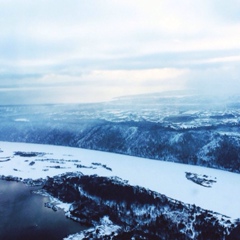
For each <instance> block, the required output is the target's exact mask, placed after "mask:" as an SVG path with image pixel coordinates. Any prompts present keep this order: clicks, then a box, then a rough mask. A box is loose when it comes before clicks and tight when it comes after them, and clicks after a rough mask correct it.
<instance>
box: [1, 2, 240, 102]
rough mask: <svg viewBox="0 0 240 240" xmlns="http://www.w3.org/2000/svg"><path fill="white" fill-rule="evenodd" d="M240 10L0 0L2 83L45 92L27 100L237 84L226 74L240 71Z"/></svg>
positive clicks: (231, 5)
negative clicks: (219, 83) (217, 83)
mask: <svg viewBox="0 0 240 240" xmlns="http://www.w3.org/2000/svg"><path fill="white" fill-rule="evenodd" d="M239 12H240V4H239V1H237V0H233V1H231V2H229V1H226V0H223V1H221V3H220V2H219V1H217V0H213V1H208V0H195V1H191V0H183V1H177V0H163V1H158V0H148V1H147V0H132V1H127V0H122V1H118V0H102V1H96V0H82V1H70V2H69V1H68V2H66V1H63V0H59V1H55V0H36V1H30V0H19V1H13V0H9V1H2V0H0V14H1V20H0V28H1V32H0V88H3V89H4V88H5V89H7V88H8V89H12V90H13V91H15V90H16V91H17V89H21V90H20V92H23V91H28V92H32V91H36V92H37V89H38V90H39V91H41V93H40V92H39V94H36V93H35V94H25V96H24V94H22V99H23V98H24V97H26V100H24V101H25V102H27V101H29V99H30V97H28V96H31V97H35V99H36V100H35V101H34V102H37V101H40V102H41V101H42V100H40V99H43V98H42V97H40V96H45V97H44V101H45V100H46V101H50V102H51V101H54V102H57V101H59V102H62V101H71V102H74V99H75V101H76V102H79V101H84V102H86V101H101V100H105V99H106V96H108V97H107V98H108V99H109V98H112V97H117V96H120V95H126V94H139V93H144V92H151V91H154V92H156V91H162V90H170V89H179V88H180V89H181V88H190V87H193V86H194V87H195V88H203V89H206V87H205V86H207V87H208V88H210V87H212V86H213V85H214V84H215V83H216V82H217V81H219V79H220V78H221V79H222V80H221V85H226V86H227V88H228V89H230V88H232V89H233V88H234V87H231V86H229V85H232V86H236V84H235V82H234V81H235V80H234V81H233V80H232V81H229V82H228V83H227V82H226V81H225V80H223V77H222V76H224V77H225V78H227V79H238V77H239V75H238V74H239V71H237V70H236V69H238V67H239V66H238V65H239V56H240V55H239V54H240V52H239V51H240V31H239V29H240V17H239ZM224 65H226V66H224ZM233 76H234V77H233ZM196 79H197V80H196ZM236 81H237V80H236ZM197 82H198V85H197V84H196V83H197ZM204 82H206V83H208V82H210V83H209V84H205V85H204V84H201V83H204ZM211 83H212V84H211ZM53 86H54V87H53ZM27 88H28V89H27ZM54 88H55V92H54V90H53V89H54ZM14 89H15V90H14ZM51 89H52V90H51ZM76 89H78V91H77V90H76ZM222 89H224V86H223V87H222ZM12 90H11V91H12ZM2 91H4V90H2ZM11 91H8V92H11ZM61 91H62V92H61ZM83 91H84V93H83ZM50 92H51V94H50ZM65 92H67V95H68V96H69V97H68V98H66V96H67V95H66V94H65ZM78 92H81V97H79V96H78V95H77V93H78ZM5 93H6V91H5ZM37 95H39V97H37ZM50 95H51V97H50ZM5 96H6V95H5ZM64 96H65V97H64ZM70 96H71V97H70ZM96 96H97V97H96ZM1 99H4V98H3V97H2V98H1ZM5 99H6V101H8V100H7V99H9V98H7V97H6V98H5ZM16 99H17V97H16ZM64 99H65V100H64ZM66 99H68V100H66ZM70 99H71V100H70ZM2 101H3V100H2ZM16 101H17V100H16ZM11 102H14V95H12V100H11Z"/></svg>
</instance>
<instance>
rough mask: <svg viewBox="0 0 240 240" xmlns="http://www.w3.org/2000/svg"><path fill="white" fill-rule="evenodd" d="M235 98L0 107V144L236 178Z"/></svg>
mask: <svg viewBox="0 0 240 240" xmlns="http://www.w3.org/2000/svg"><path fill="white" fill-rule="evenodd" d="M239 102H240V101H239V98H238V97H231V98H226V99H222V98H217V97H209V96H199V95H197V94H186V93H184V94H183V93H181V94H180V93H178V94H176V93H175V94H173V95H171V94H169V93H168V94H149V95H144V96H131V97H125V98H120V99H116V100H114V101H111V102H106V103H99V104H79V105H25V106H1V107H0V112H1V116H0V120H1V124H0V140H2V141H13V142H28V143H40V144H42V143H44V144H53V145H62V146H72V147H80V148H87V149H95V150H101V151H107V152H115V153H121V154H127V155H132V156H138V157H144V158H151V159H158V160H165V161H172V162H179V163H188V164H193V165H198V166H207V167H213V168H219V169H225V170H228V171H232V172H238V173H239V172H240V134H239V132H240V112H239V106H240V103H239Z"/></svg>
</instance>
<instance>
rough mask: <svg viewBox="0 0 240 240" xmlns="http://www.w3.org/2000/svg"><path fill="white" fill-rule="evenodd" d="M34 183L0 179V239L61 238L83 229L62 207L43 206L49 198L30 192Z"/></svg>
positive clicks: (52, 239)
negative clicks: (50, 207)
mask: <svg viewBox="0 0 240 240" xmlns="http://www.w3.org/2000/svg"><path fill="white" fill-rule="evenodd" d="M35 189H37V188H36V187H35V188H34V187H27V186H25V185H24V184H22V183H18V182H7V181H3V180H0V239H5V240H13V239H14V240H20V239H21V240H22V239H24V240H30V239H34V240H40V239H41V240H42V239H45V240H47V239H49V240H50V239H51V240H55V239H56V240H59V239H63V238H64V237H66V236H67V235H69V234H73V233H76V232H80V231H81V230H83V229H85V227H84V226H81V225H80V224H79V223H77V222H74V221H71V220H69V219H67V218H66V217H65V215H64V212H63V211H60V210H58V211H57V212H54V211H53V210H52V209H49V208H46V207H44V203H45V202H47V201H48V198H46V197H43V196H40V195H37V194H33V193H32V192H31V190H35Z"/></svg>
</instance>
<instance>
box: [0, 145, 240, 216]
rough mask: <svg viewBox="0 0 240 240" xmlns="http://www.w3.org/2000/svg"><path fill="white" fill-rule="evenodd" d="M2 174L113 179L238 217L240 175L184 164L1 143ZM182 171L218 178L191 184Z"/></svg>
mask: <svg viewBox="0 0 240 240" xmlns="http://www.w3.org/2000/svg"><path fill="white" fill-rule="evenodd" d="M0 149H1V153H0V175H4V176H13V177H18V178H22V179H27V178H31V179H39V178H46V177H48V176H49V177H53V176H55V175H58V174H62V173H67V172H82V173H83V174H86V175H93V174H97V175H98V176H106V177H112V176H117V177H120V178H122V179H123V180H127V181H128V182H129V184H131V185H134V186H136V185H138V186H141V187H144V188H147V189H150V190H152V191H156V192H159V193H161V194H165V195H166V196H168V197H170V198H173V199H176V200H180V201H182V202H184V203H189V204H195V205H196V206H199V207H201V208H204V209H208V210H211V211H214V212H218V213H221V214H223V215H226V216H229V217H231V218H232V219H236V218H239V217H240V205H239V202H240V190H239V186H240V175H239V174H236V173H231V172H227V171H222V170H217V169H211V168H206V167H199V166H191V165H186V164H178V163H170V162H163V161H157V160H150V159H144V158H138V157H132V156H125V155H120V154H113V153H106V152H99V151H93V150H86V149H79V148H70V147H59V146H51V145H40V144H26V143H9V142H0ZM20 153H25V154H20ZM186 172H191V173H195V174H199V175H206V176H209V177H212V178H214V179H215V180H216V182H215V183H213V184H212V187H204V186H201V185H199V184H196V183H194V182H193V181H189V179H187V178H186Z"/></svg>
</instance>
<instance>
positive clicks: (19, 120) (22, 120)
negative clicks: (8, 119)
mask: <svg viewBox="0 0 240 240" xmlns="http://www.w3.org/2000/svg"><path fill="white" fill-rule="evenodd" d="M14 121H15V122H29V120H28V119H26V118H16V119H14Z"/></svg>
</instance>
